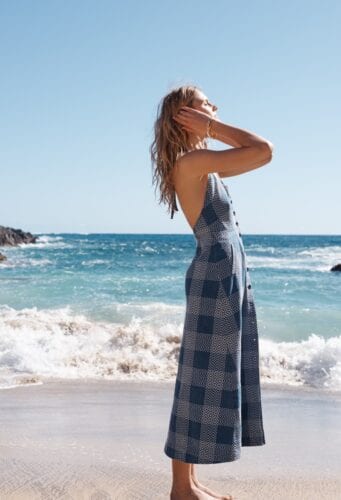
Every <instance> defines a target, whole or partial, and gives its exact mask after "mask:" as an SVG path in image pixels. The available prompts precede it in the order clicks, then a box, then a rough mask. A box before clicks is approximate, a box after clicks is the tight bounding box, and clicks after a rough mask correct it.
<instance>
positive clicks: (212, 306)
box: [164, 173, 265, 464]
mask: <svg viewBox="0 0 341 500" xmlns="http://www.w3.org/2000/svg"><path fill="white" fill-rule="evenodd" d="M238 226H239V223H238V222H237V220H236V212H235V210H234V207H233V204H232V199H231V196H230V193H229V189H228V187H227V186H226V185H225V183H224V182H223V181H222V180H221V178H220V176H219V174H217V173H209V174H208V177H207V185H206V193H205V198H204V204H203V207H202V210H201V213H200V215H199V218H198V219H197V222H196V224H195V226H194V228H193V234H194V237H195V240H196V250H195V255H194V257H193V259H192V261H191V263H190V265H189V267H188V268H187V271H186V275H185V294H186V310H185V318H184V326H183V334H182V339H181V344H180V350H179V357H178V366H177V375H176V379H175V387H174V395H173V404H172V408H171V414H170V419H169V426H168V434H167V438H166V442H165V445H164V452H165V454H166V455H167V456H168V457H170V458H174V459H177V460H181V461H183V462H188V463H194V464H213V463H220V462H231V461H234V460H238V459H239V458H240V453H241V446H260V445H264V444H265V436H264V428H263V418H262V403H261V390H260V374H259V349H258V329H257V317H256V309H255V303H254V297H253V292H252V287H251V279H250V274H249V267H248V266H247V258H246V254H245V250H244V245H243V241H242V238H241V233H240V232H239V228H238Z"/></svg>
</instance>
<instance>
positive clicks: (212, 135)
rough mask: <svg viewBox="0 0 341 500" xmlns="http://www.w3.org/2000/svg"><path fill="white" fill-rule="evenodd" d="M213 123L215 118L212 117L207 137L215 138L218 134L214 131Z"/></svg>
mask: <svg viewBox="0 0 341 500" xmlns="http://www.w3.org/2000/svg"><path fill="white" fill-rule="evenodd" d="M212 123H213V118H210V120H209V122H208V125H207V137H212V139H215V137H216V134H215V132H213V131H212Z"/></svg>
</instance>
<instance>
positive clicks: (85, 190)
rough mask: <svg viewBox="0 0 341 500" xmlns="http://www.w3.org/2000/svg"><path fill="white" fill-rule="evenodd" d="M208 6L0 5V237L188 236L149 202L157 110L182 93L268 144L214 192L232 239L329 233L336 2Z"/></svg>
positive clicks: (336, 137) (340, 180)
mask: <svg viewBox="0 0 341 500" xmlns="http://www.w3.org/2000/svg"><path fill="white" fill-rule="evenodd" d="M211 5H212V6H210V5H209V4H208V2H204V1H200V0H199V1H195V2H194V1H185V2H180V1H174V2H172V3H170V2H162V1H161V2H160V1H148V2H140V1H129V0H128V1H127V0H125V1H124V2H123V1H122V2H121V1H117V2H116V1H105V0H101V1H100V2H95V1H92V2H89V1H85V0H82V1H78V0H77V1H76V0H73V1H58V2H57V1H48V2H46V1H38V0H35V1H25V2H24V1H3V2H1V4H0V57H1V59H0V61H1V79H0V91H1V108H0V109H1V134H0V162H1V197H0V224H2V225H5V226H10V227H15V228H21V229H23V230H25V231H31V232H33V233H40V232H43V233H46V232H57V233H58V232H81V233H83V232H85V233H87V232H109V233H115V232H118V233H190V232H191V229H190V227H189V225H188V224H187V222H186V220H185V217H184V215H183V214H182V212H181V210H180V211H179V212H178V213H176V214H175V217H174V219H173V220H171V219H170V216H169V214H168V213H167V211H166V207H165V206H164V205H159V204H158V196H157V194H156V193H155V192H154V186H152V181H151V163H150V157H149V146H150V143H151V140H152V131H153V123H154V119H155V116H156V108H157V105H158V102H159V101H160V99H161V98H162V97H163V95H164V94H166V93H167V92H168V91H169V90H170V89H171V88H172V87H173V86H175V85H180V84H186V83H194V84H197V85H198V86H200V87H201V88H202V89H203V90H204V92H205V93H206V94H207V96H208V97H209V98H210V99H211V100H212V101H213V102H215V103H216V104H217V105H218V107H219V112H218V114H219V118H220V119H221V120H222V121H224V122H226V123H228V124H230V125H235V126H237V127H241V128H245V129H248V130H251V131H253V132H255V133H258V134H260V135H262V136H264V137H266V138H268V139H269V140H270V141H271V142H272V143H273V144H274V146H275V150H274V156H273V159H272V162H271V163H270V164H267V165H265V166H263V167H261V168H259V169H256V170H253V171H251V172H248V173H246V174H243V175H240V176H235V177H230V178H225V179H224V181H225V183H226V184H227V185H228V187H229V190H230V193H231V195H232V197H233V201H234V205H235V208H236V211H237V213H238V220H239V223H240V228H241V231H242V233H243V234H272V233H273V234H340V233H341V231H340V215H341V201H340V200H341V196H340V185H341V172H340V169H341V165H340V130H341V127H340V111H341V110H340V107H341V106H340V103H341V100H340V95H339V90H340V57H339V49H340V34H339V26H340V23H341V16H340V13H341V7H340V3H339V2H337V1H327V2H325V3H324V4H322V3H321V2H317V1H309V2H308V1H301V2H294V1H288V2H276V3H273V2H270V1H260V2H243V3H240V2H229V1H226V0H225V1H220V0H218V1H215V2H214V3H213V4H211ZM211 147H212V148H214V149H223V148H228V147H229V146H226V145H224V144H222V143H219V142H216V141H212V143H211Z"/></svg>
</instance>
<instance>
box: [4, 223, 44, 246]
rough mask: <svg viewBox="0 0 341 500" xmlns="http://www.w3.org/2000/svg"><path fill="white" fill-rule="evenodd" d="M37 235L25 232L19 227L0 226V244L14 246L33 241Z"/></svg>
mask: <svg viewBox="0 0 341 500" xmlns="http://www.w3.org/2000/svg"><path fill="white" fill-rule="evenodd" d="M36 240H37V236H33V235H32V234H31V233H25V232H24V231H22V230H21V229H13V228H11V227H4V226H0V246H11V247H15V246H16V245H19V244H20V243H35V242H36Z"/></svg>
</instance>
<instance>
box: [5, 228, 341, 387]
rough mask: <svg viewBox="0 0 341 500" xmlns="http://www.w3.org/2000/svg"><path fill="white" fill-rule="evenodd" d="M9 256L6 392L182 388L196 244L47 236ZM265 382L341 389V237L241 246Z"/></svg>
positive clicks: (275, 238)
mask: <svg viewBox="0 0 341 500" xmlns="http://www.w3.org/2000/svg"><path fill="white" fill-rule="evenodd" d="M37 236H39V238H38V242H37V243H35V244H28V245H20V246H18V247H0V252H2V253H3V254H5V255H6V256H7V261H4V262H0V388H1V389H8V388H13V387H16V386H18V385H25V384H27V385H30V384H41V383H43V381H44V378H63V379H88V378H92V379H108V380H128V379H129V380H132V379H134V380H153V381H166V380H169V381H170V380H175V376H176V369H177V359H178V354H179V347H180V341H181V336H182V329H183V321H184V313H185V283H184V280H185V273H186V270H187V268H188V266H189V264H190V262H191V260H192V258H193V256H194V254H195V248H196V240H195V238H194V235H193V234H179V235H177V234H170V235H169V234H108V233H106V234H70V233H67V234H63V233H61V234H55V233H51V234H39V235H37ZM242 239H243V244H244V248H245V252H246V256H247V262H248V266H249V268H250V271H249V273H250V278H251V283H252V289H253V295H254V299H255V304H256V312H257V319H258V330H259V343H260V344H259V348H260V372H261V383H262V384H264V385H265V384H269V385H271V384H276V385H277V386H279V387H284V386H295V387H304V388H307V387H309V388H312V389H314V388H318V389H323V390H325V391H336V392H340V391H341V273H340V272H330V268H331V267H332V266H333V265H335V264H337V263H341V236H332V235H331V236H326V235H321V236H319V235H311V236H310V235H308V236H307V235H298V236H295V235H247V234H243V236H242Z"/></svg>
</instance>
